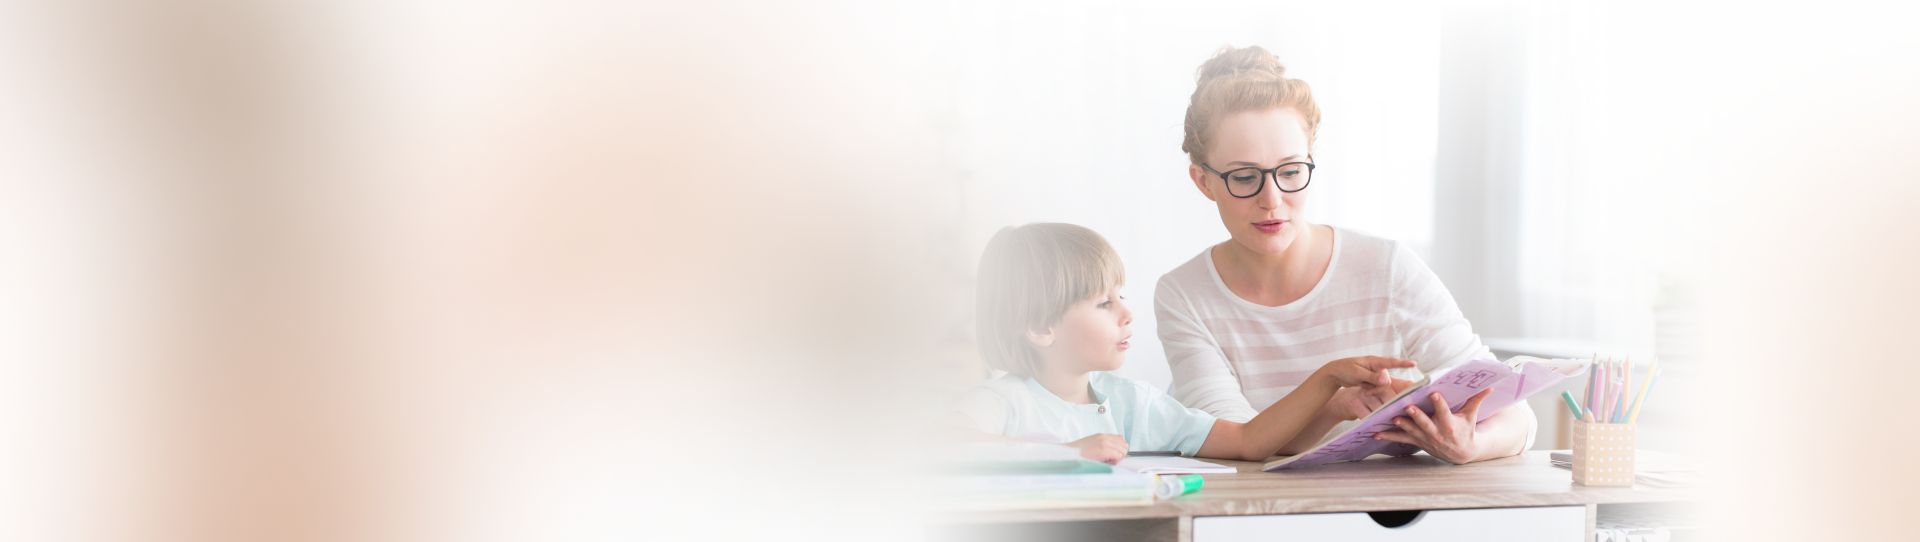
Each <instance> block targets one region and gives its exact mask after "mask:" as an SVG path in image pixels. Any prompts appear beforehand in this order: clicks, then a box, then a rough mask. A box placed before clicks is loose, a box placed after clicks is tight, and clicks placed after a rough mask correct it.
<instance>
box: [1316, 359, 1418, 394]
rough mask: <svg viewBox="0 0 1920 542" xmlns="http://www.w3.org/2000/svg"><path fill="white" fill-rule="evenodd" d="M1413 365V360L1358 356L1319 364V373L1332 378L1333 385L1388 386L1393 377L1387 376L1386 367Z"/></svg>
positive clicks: (1396, 367)
mask: <svg viewBox="0 0 1920 542" xmlns="http://www.w3.org/2000/svg"><path fill="white" fill-rule="evenodd" d="M1413 366H1415V365H1414V363H1413V360H1410V359H1399V358H1389V357H1381V356H1358V357H1351V358H1340V359H1336V360H1333V361H1331V362H1327V364H1326V365H1322V366H1320V371H1319V372H1320V374H1324V375H1327V377H1328V378H1332V379H1333V382H1334V384H1335V385H1338V386H1340V387H1342V388H1345V387H1349V386H1379V387H1383V388H1390V387H1392V385H1393V377H1391V376H1387V369H1404V368H1408V367H1413Z"/></svg>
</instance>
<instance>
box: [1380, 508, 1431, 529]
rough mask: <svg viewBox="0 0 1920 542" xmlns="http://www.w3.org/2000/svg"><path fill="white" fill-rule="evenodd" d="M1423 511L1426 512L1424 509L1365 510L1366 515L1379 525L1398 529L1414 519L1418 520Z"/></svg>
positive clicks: (1409, 523) (1410, 523) (1411, 522)
mask: <svg viewBox="0 0 1920 542" xmlns="http://www.w3.org/2000/svg"><path fill="white" fill-rule="evenodd" d="M1425 513H1427V511H1426V510H1393V511H1388V512H1367V517H1370V518H1373V522H1374V523H1378V524H1380V526H1381V527H1386V528H1388V529H1398V528H1401V527H1405V526H1408V525H1412V524H1413V522H1414V521H1416V520H1419V519H1420V516H1421V515H1422V514H1425Z"/></svg>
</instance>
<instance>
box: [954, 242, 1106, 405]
mask: <svg viewBox="0 0 1920 542" xmlns="http://www.w3.org/2000/svg"><path fill="white" fill-rule="evenodd" d="M1125 280H1126V270H1125V269H1124V268H1122V267H1121V266H1120V255H1119V254H1117V253H1115V252H1114V251H1113V247H1112V246H1111V245H1108V244H1107V240H1106V239H1103V238H1101V237H1100V234H1098V233H1094V231H1093V230H1090V229H1087V228H1084V227H1081V226H1075V225H1073V224H1050V223H1040V224H1027V225H1025V226H1014V227H1010V228H1004V229H1001V230H1000V233H996V234H994V236H993V240H991V241H988V242H987V250H986V252H985V253H983V254H981V255H980V275H979V283H978V285H977V286H976V288H975V291H974V319H975V324H976V331H975V335H976V337H978V339H979V344H980V354H981V356H982V357H983V358H985V359H986V362H987V365H988V366H989V367H993V368H995V369H1000V370H1003V371H1006V372H1009V373H1013V374H1016V375H1020V376H1033V375H1034V374H1035V373H1036V372H1038V371H1039V369H1040V352H1039V351H1038V350H1036V349H1035V348H1034V347H1033V344H1032V343H1030V342H1028V340H1027V332H1028V331H1030V330H1031V331H1044V330H1046V329H1047V328H1048V327H1051V326H1052V325H1054V324H1057V323H1059V322H1060V317H1061V316H1063V315H1065V314H1066V312H1067V308H1069V307H1071V306H1073V304H1074V303H1077V302H1080V301H1082V300H1086V299H1088V298H1091V297H1093V296H1095V295H1099V294H1102V293H1105V292H1106V291H1107V290H1109V289H1112V288H1113V287H1114V286H1118V285H1119V284H1121V283H1122V282H1124V281H1125Z"/></svg>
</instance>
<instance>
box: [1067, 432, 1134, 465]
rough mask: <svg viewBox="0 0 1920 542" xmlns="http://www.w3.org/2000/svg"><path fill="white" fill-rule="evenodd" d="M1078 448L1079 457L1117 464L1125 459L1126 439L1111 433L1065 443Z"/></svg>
mask: <svg viewBox="0 0 1920 542" xmlns="http://www.w3.org/2000/svg"><path fill="white" fill-rule="evenodd" d="M1067 445H1068V446H1072V447H1074V448H1078V449H1079V450H1080V457H1084V458H1087V459H1092V460H1094V461H1099V462H1101V463H1106V464H1108V465H1113V464H1117V463H1119V462H1120V460H1122V459H1126V458H1127V439H1124V438H1121V437H1120V435H1115V434H1112V433H1100V434H1095V435H1089V436H1088V437H1087V438H1083V439H1080V440H1076V441H1073V442H1069V443H1067Z"/></svg>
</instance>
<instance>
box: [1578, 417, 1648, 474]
mask: <svg viewBox="0 0 1920 542" xmlns="http://www.w3.org/2000/svg"><path fill="white" fill-rule="evenodd" d="M1573 481H1574V483H1577V484H1580V485H1584V486H1631V485H1633V424H1630V423H1587V422H1574V424H1573Z"/></svg>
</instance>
